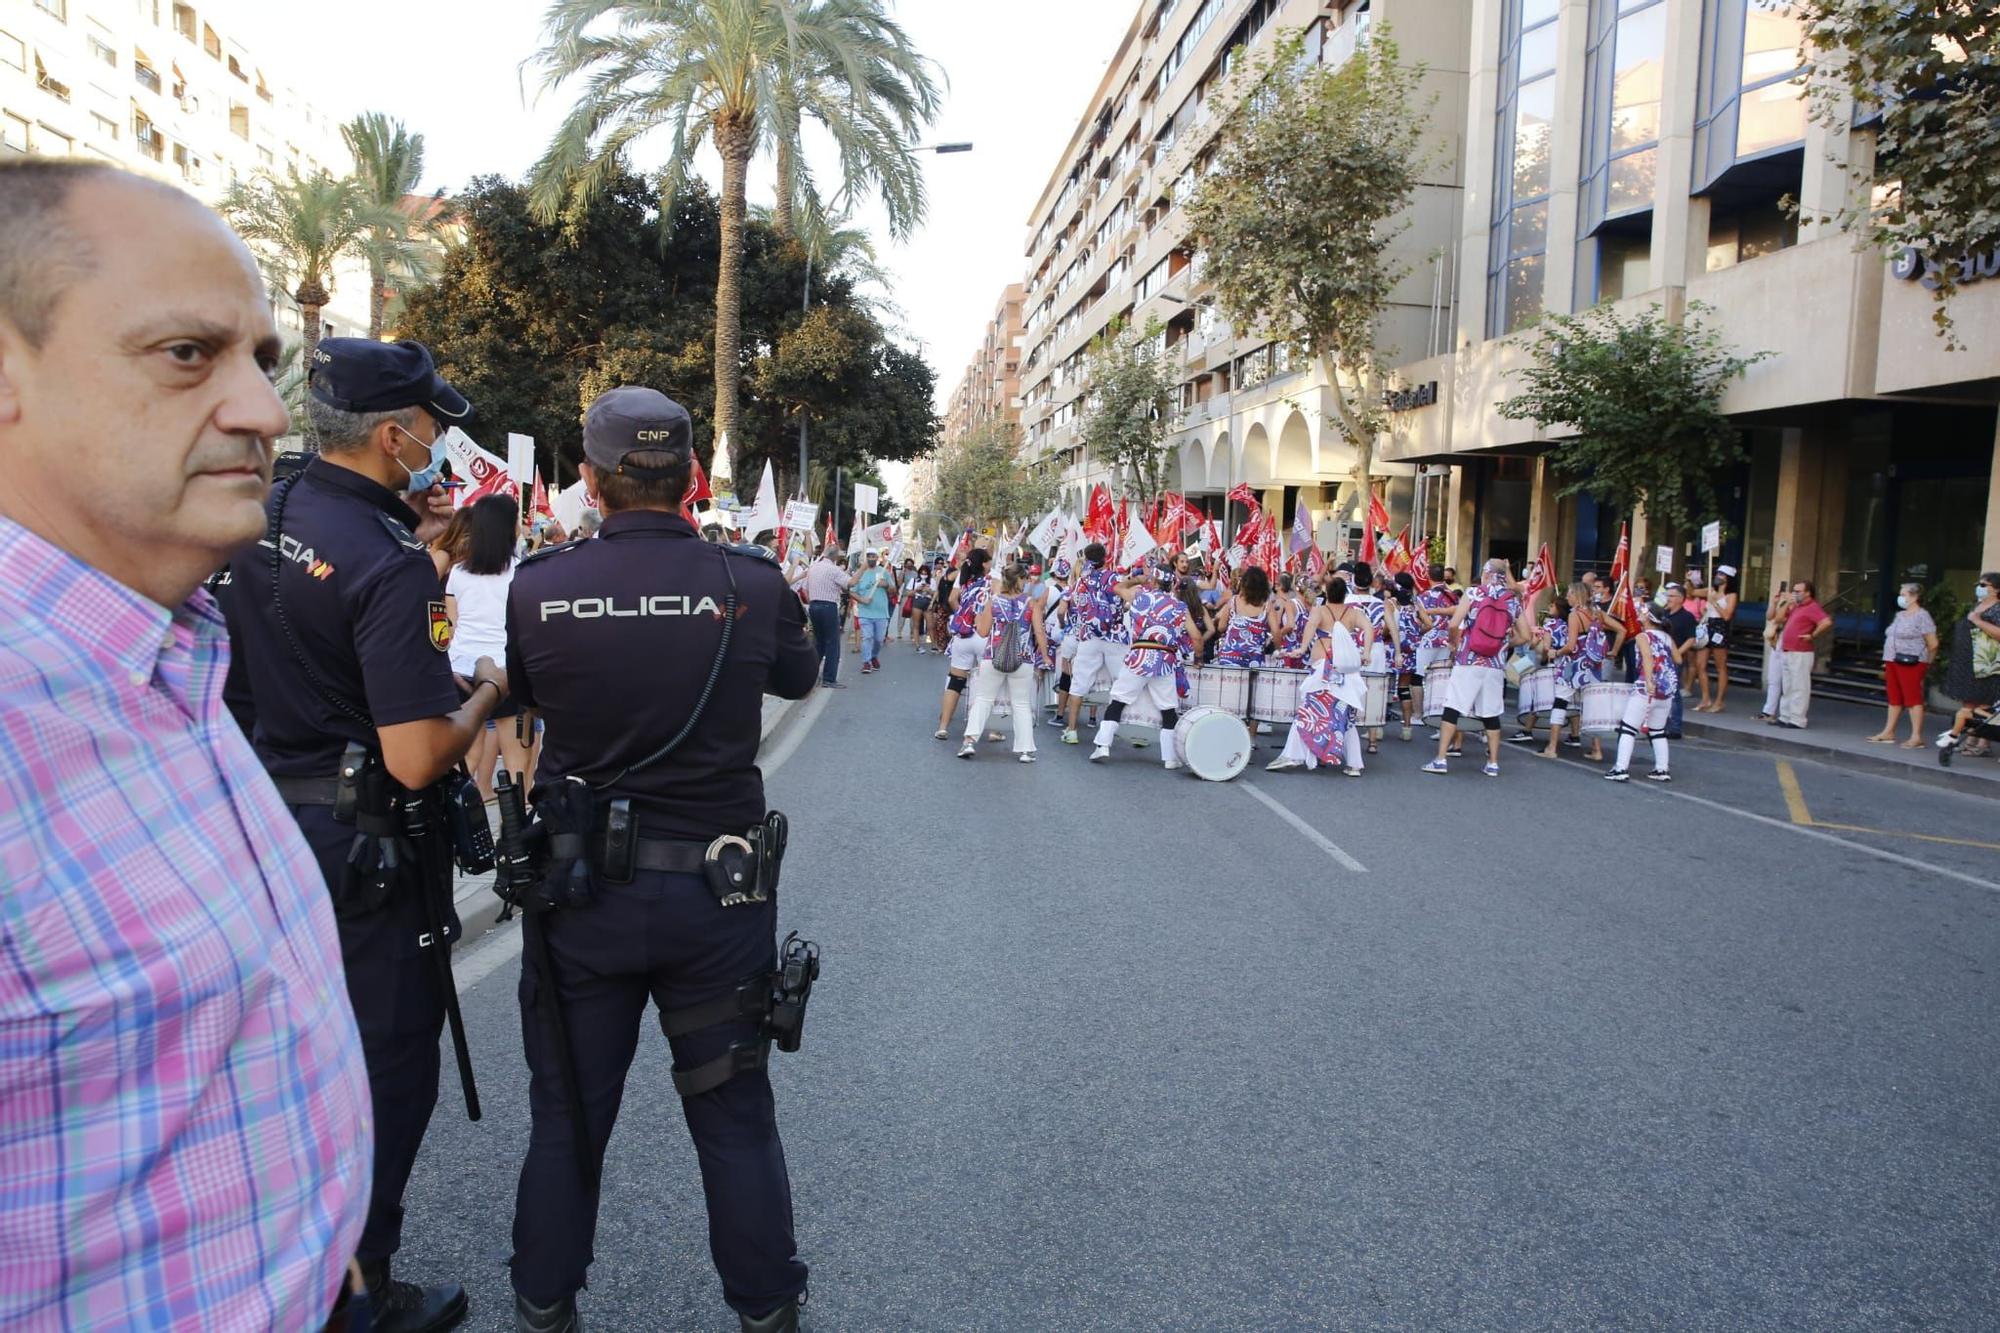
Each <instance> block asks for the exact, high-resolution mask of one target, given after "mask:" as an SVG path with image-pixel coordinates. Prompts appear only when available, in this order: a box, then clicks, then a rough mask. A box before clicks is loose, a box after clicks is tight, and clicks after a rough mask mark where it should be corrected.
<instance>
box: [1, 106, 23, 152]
mask: <svg viewBox="0 0 2000 1333" xmlns="http://www.w3.org/2000/svg"><path fill="white" fill-rule="evenodd" d="M28 147H29V144H28V122H27V121H26V120H25V119H24V118H22V117H20V116H17V115H15V114H14V113H13V112H11V111H0V157H19V156H21V155H22V154H24V153H26V152H27V151H28Z"/></svg>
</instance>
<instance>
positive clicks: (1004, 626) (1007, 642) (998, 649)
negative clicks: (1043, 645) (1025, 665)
mask: <svg viewBox="0 0 2000 1333" xmlns="http://www.w3.org/2000/svg"><path fill="white" fill-rule="evenodd" d="M1021 629H1022V622H1021V621H1019V620H1005V621H1003V620H1001V619H1000V615H999V608H998V605H997V603H996V605H995V608H994V615H993V658H992V660H993V669H994V670H995V671H997V672H999V673H1000V674H1001V675H1003V676H1011V675H1013V674H1014V673H1015V672H1016V671H1019V670H1020V669H1021V661H1022V656H1023V653H1022V648H1021Z"/></svg>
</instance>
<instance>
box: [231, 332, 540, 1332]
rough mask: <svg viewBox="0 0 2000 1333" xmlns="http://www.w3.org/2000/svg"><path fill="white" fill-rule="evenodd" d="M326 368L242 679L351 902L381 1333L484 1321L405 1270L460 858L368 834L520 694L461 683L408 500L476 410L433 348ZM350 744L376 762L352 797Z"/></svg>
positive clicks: (284, 781) (319, 376)
mask: <svg viewBox="0 0 2000 1333" xmlns="http://www.w3.org/2000/svg"><path fill="white" fill-rule="evenodd" d="M310 374H311V379H310V388H309V391H308V394H307V398H306V416H307V421H308V424H309V429H310V434H311V436H312V437H315V438H316V442H317V444H318V447H319V453H318V456H316V457H314V458H313V459H312V460H311V461H310V462H309V463H308V464H307V465H306V467H305V468H304V470H303V471H301V472H300V473H299V474H298V476H297V477H296V479H294V480H292V481H290V482H285V483H280V484H279V485H277V486H274V487H273V488H272V494H271V500H270V509H269V513H270V515H271V528H270V531H269V532H267V535H266V538H265V539H264V540H263V541H262V542H260V543H258V544H257V545H256V546H253V547H250V548H247V549H246V550H244V551H243V552H241V553H240V554H238V555H237V556H236V557H235V559H234V560H232V561H231V562H230V566H229V581H228V586H227V588H226V589H225V590H224V600H225V605H226V607H227V611H228V616H229V625H230V635H231V638H232V640H233V641H234V647H235V652H234V660H233V662H232V666H231V674H232V676H238V673H241V674H240V677H239V679H238V680H237V681H236V682H235V683H236V684H237V686H238V687H239V693H240V687H241V685H242V684H243V683H245V682H247V685H248V695H249V700H250V712H251V715H252V721H251V742H252V744H253V745H254V746H255V747H256V750H257V754H258V757H259V758H261V759H262V760H263V761H264V766H265V768H266V769H268V770H269V771H270V773H271V776H272V777H273V778H274V779H275V780H276V783H277V786H278V791H279V794H280V795H281V796H283V797H284V799H285V800H286V802H287V803H288V804H289V805H290V806H291V809H292V814H293V816H294V817H295V818H296V819H297V820H298V822H299V828H300V829H301V830H302V831H303V832H304V833H305V835H306V840H307V841H308V842H310V843H311V844H312V847H313V850H314V852H316V853H317V854H318V857H319V863H320V869H321V871H322V872H323V873H324V874H325V875H326V881H327V886H328V889H329V891H330V892H331V893H332V895H333V904H334V916H335V918H336V920H337V921H338V923H339V927H340V945H341V957H342V960H343V962H344V964H345V966H346V969H347V989H348V995H349V998H350V999H351V1000H352V1001H353V1004H354V1016H355V1019H356V1020H357V1021H358V1023H359V1026H360V1029H361V1043H362V1047H363V1050H364V1052H365V1054H366V1057H367V1063H368V1083H369V1090H370V1093H371V1095H372V1100H373V1103H374V1113H375V1167H374V1188H373V1193H372V1195H371V1197H370V1201H369V1206H368V1221H367V1225H366V1227H365V1229H364V1230H363V1231H362V1233H361V1243H360V1246H359V1248H358V1250H357V1253H356V1258H357V1259H358V1260H359V1261H360V1266H361V1272H362V1277H363V1279H364V1281H365V1282H366V1283H367V1286H368V1290H369V1294H370V1300H371V1307H372V1311H373V1317H374V1321H375V1323H374V1326H375V1328H376V1329H378V1330H397V1331H398V1333H407V1331H408V1330H432V1329H446V1328H451V1327H453V1326H455V1325H456V1324H457V1323H459V1321H460V1320H462V1319H463V1318H464V1317H465V1313H466V1300H465V1291H464V1288H463V1287H461V1286H460V1285H459V1284H458V1283H456V1282H451V1283H445V1284H441V1285H437V1286H427V1287H419V1286H417V1285H415V1284H413V1283H409V1282H401V1281H396V1280H393V1279H392V1278H391V1276H390V1260H391V1257H392V1256H393V1255H394V1254H395V1253H396V1250H397V1249H398V1248H399V1246H400V1245H401V1241H402V1221H403V1189H404V1186H405V1185H406V1184H407V1183H408V1182H409V1177H410V1168H411V1166H412V1164H413V1163H414V1162H415V1161H416V1157H417V1148H418V1145H419V1144H420V1143H421V1142H422V1141H423V1136H424V1129H425V1127H426V1126H428V1125H429V1123H430V1117H431V1110H432V1108H433V1107H434V1106H435V1105H436V1104H437V1095H438V1065H439V1058H438V1038H439V1034H440V1030H441V1026H442V1023H443V1020H444V1015H445V1005H446V994H445V991H446V987H445V983H444V981H443V979H442V978H441V977H440V967H439V955H438V953H437V951H439V950H449V948H450V941H451V940H454V939H456V938H457V937H458V931H459V925H458V920H457V917H456V915H455V914H454V913H453V912H452V910H451V895H450V879H449V871H448V868H445V867H439V866H437V865H436V864H435V863H431V862H428V861H426V860H425V859H423V858H422V857H419V856H415V855H412V854H411V843H410V842H409V841H407V840H405V841H401V842H398V841H397V839H396V838H395V837H394V836H388V837H385V838H384V839H383V840H382V841H381V842H379V843H376V844H371V847H372V848H373V851H367V850H365V849H364V848H363V847H362V846H360V845H359V840H358V839H357V833H358V832H360V831H362V830H363V829H365V828H369V827H373V828H380V827H382V826H381V825H379V824H374V823H371V822H370V821H371V819H385V818H386V819H396V818H399V817H400V814H401V812H402V811H404V810H407V809H409V808H411V807H410V806H409V804H408V802H409V800H410V797H411V795H412V794H413V793H420V792H423V791H425V790H426V789H428V788H430V787H431V786H432V785H433V784H435V783H436V782H438V780H439V779H440V777H442V776H443V775H444V774H445V773H446V772H447V770H449V769H450V768H451V767H452V766H453V765H454V764H456V763H458V761H459V760H460V759H462V758H463V757H464V756H465V754H466V752H467V751H468V750H469V749H470V748H471V746H472V743H473V741H474V739H475V738H476V737H477V736H478V733H479V731H480V729H481V728H482V727H483V726H484V725H485V722H486V718H487V716H488V714H490V713H491V712H492V711H493V708H494V705H495V704H497V703H498V702H499V701H500V700H501V698H502V696H503V695H504V693H505V691H506V677H505V676H504V675H503V674H502V673H501V672H500V671H499V669H498V668H497V667H496V665H495V664H494V663H493V662H492V660H491V659H487V658H482V659H481V660H480V662H479V664H478V668H477V670H476V671H475V673H474V679H473V684H472V686H471V691H470V694H469V695H468V694H467V693H466V690H465V688H464V687H463V686H462V685H461V684H460V682H459V681H458V679H457V678H456V677H454V676H453V675H452V671H451V664H450V660H449V658H448V657H447V656H446V649H447V648H448V647H449V646H450V643H451V625H450V621H449V620H448V619H447V617H446V615H445V603H444V593H443V591H442V590H441V589H440V587H439V586H438V577H437V570H436V568H435V567H434V566H433V565H432V564H431V560H430V556H429V554H428V553H427V551H426V549H425V544H424V542H423V541H421V540H420V539H419V538H418V536H417V533H416V529H417V528H418V527H419V519H418V517H417V515H416V514H415V513H414V512H412V511H411V509H410V507H409V505H407V504H405V503H404V501H403V498H402V495H401V494H399V492H406V493H409V494H411V495H413V496H415V497H417V498H418V500H419V501H421V500H422V498H423V493H424V492H426V491H428V490H429V489H430V488H431V487H432V485H433V484H434V482H435V480H436V477H437V472H438V465H439V464H440V463H441V462H442V460H443V452H444V446H443V444H442V442H441V441H440V439H439V437H440V436H441V434H442V433H443V432H444V431H445V430H446V429H447V428H448V426H449V425H450V424H451V423H453V422H458V421H463V420H465V419H467V418H468V417H469V415H470V413H471V407H470V406H469V405H468V404H467V402H466V401H465V399H464V397H462V396H461V395H460V394H459V393H458V391H457V390H456V389H454V388H452V387H451V385H449V384H447V383H446V382H445V381H444V379H443V378H441V377H440V376H439V375H438V373H437V370H436V369H435V367H434V366H433V365H432V362H431V355H430V352H429V351H428V350H426V349H425V348H424V347H423V346H422V345H421V344H419V343H414V342H404V343H378V342H373V341H370V340H367V339H360V338H327V339H324V340H322V341H321V342H320V344H319V347H318V349H317V350H316V351H315V352H314V353H313V358H312V365H311V371H310ZM350 745H354V746H358V747H359V751H357V752H356V753H363V754H365V759H362V760H360V761H358V762H357V763H356V764H355V767H356V769H357V772H356V774H354V775H353V776H351V777H350V778H349V779H348V782H347V791H346V793H345V794H343V792H342V776H341V772H342V770H343V769H345V768H346V767H348V763H347V759H346V757H347V756H348V755H349V753H350V751H349V747H350ZM343 803H345V804H346V805H349V806H354V805H358V806H359V807H360V810H359V813H357V812H356V810H354V809H348V808H342V806H343ZM392 844H393V845H395V846H397V847H398V851H397V853H396V854H395V855H393V856H391V857H390V858H389V861H390V863H389V864H383V853H382V850H381V849H382V848H383V847H385V846H388V845H392ZM355 858H359V859H361V860H362V861H363V862H365V864H362V865H358V866H357V865H350V860H351V859H355ZM439 869H443V882H442V884H441V885H440V883H439V881H438V876H437V874H435V873H433V872H434V871H436V870H439ZM440 898H441V899H442V901H439V900H440ZM440 937H441V938H440ZM443 970H444V972H446V973H447V974H448V972H449V968H448V967H447V968H444V969H443ZM468 1100H469V1099H468Z"/></svg>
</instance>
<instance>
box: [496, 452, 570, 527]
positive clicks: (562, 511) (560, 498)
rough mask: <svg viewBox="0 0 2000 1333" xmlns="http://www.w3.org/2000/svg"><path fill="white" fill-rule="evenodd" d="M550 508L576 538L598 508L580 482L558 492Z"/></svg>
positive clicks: (550, 503) (557, 520) (550, 502)
mask: <svg viewBox="0 0 2000 1333" xmlns="http://www.w3.org/2000/svg"><path fill="white" fill-rule="evenodd" d="M475 447H477V446H475ZM549 508H550V509H552V510H554V511H555V516H556V522H558V523H560V524H562V525H563V531H564V532H567V533H569V534H571V535H572V536H574V535H575V534H576V528H577V525H578V524H579V523H581V522H583V516H584V514H585V513H586V512H589V511H592V510H595V509H596V508H597V506H596V505H594V504H592V503H591V502H590V495H589V494H588V492H586V491H585V490H584V487H583V482H582V481H581V480H578V481H577V482H576V484H574V485H572V486H565V487H564V488H563V489H562V490H559V491H557V492H556V497H555V499H553V500H551V501H549Z"/></svg>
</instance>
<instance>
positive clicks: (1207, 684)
mask: <svg viewBox="0 0 2000 1333" xmlns="http://www.w3.org/2000/svg"><path fill="white" fill-rule="evenodd" d="M1188 678H1189V679H1188V683H1189V685H1190V687H1191V688H1190V692H1189V697H1190V699H1191V701H1192V703H1193V705H1194V707H1196V708H1220V709H1221V710H1222V711H1223V712H1225V713H1234V714H1235V715H1236V716H1237V717H1245V716H1248V714H1249V712H1250V669H1249V668H1248V667H1232V666H1202V667H1196V668H1194V669H1193V670H1192V671H1190V672H1188Z"/></svg>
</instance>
